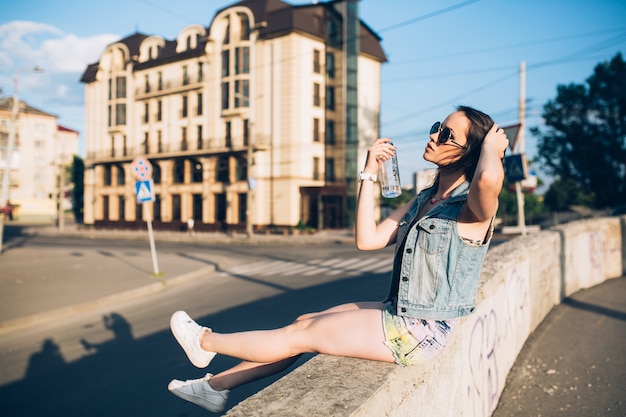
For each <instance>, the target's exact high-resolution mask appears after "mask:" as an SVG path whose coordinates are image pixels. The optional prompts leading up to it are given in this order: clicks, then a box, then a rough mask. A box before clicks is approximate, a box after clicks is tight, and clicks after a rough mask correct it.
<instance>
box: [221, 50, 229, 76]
mask: <svg viewBox="0 0 626 417" xmlns="http://www.w3.org/2000/svg"><path fill="white" fill-rule="evenodd" d="M229 75H230V49H226V50H225V51H222V77H228V76H229Z"/></svg>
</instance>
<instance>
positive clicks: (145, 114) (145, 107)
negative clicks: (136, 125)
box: [143, 103, 150, 123]
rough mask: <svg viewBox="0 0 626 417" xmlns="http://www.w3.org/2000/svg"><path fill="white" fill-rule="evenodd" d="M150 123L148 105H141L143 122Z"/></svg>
mask: <svg viewBox="0 0 626 417" xmlns="http://www.w3.org/2000/svg"><path fill="white" fill-rule="evenodd" d="M149 121H150V105H149V103H144V104H143V122H144V123H148V122H149Z"/></svg>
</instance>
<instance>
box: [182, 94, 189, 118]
mask: <svg viewBox="0 0 626 417" xmlns="http://www.w3.org/2000/svg"><path fill="white" fill-rule="evenodd" d="M187 113H188V112H187V96H183V104H182V110H181V111H180V117H182V118H185V117H187Z"/></svg>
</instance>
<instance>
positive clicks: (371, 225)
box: [355, 138, 413, 250]
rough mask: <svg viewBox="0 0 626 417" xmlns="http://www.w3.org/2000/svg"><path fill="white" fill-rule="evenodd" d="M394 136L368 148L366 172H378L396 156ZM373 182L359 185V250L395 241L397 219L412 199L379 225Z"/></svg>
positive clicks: (405, 210) (364, 182) (357, 209)
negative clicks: (377, 222) (386, 162)
mask: <svg viewBox="0 0 626 417" xmlns="http://www.w3.org/2000/svg"><path fill="white" fill-rule="evenodd" d="M390 142H391V139H388V138H385V139H377V140H376V141H375V142H374V144H373V145H372V146H371V147H370V148H369V149H368V151H367V159H366V161H365V168H363V172H366V173H370V174H376V173H378V171H379V168H380V164H382V163H384V162H385V161H386V160H388V159H389V158H391V157H392V156H393V155H395V150H396V148H395V147H394V146H393V145H391V143H390ZM375 192H376V186H375V185H374V182H373V181H369V180H365V181H362V182H361V185H360V187H359V195H358V198H357V205H356V227H355V240H356V247H357V249H359V250H375V249H382V248H384V247H387V246H389V245H390V244H392V243H394V242H395V238H396V231H397V229H398V222H399V221H400V219H401V218H402V216H404V214H405V213H406V212H407V211H408V210H409V207H410V205H411V203H412V202H413V200H411V201H410V202H409V203H407V204H405V205H403V206H402V207H400V208H398V209H396V210H395V211H394V212H393V213H391V215H390V216H389V217H387V218H386V219H385V220H383V221H382V222H381V223H380V224H378V225H377V224H376V219H375V212H376V208H375V205H374V204H375V201H376V199H375V194H374V193H375Z"/></svg>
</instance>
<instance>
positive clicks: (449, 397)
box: [226, 217, 626, 417]
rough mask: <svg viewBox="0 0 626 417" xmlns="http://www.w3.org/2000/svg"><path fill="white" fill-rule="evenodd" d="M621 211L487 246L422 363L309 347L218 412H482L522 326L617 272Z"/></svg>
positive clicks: (523, 333)
mask: <svg viewBox="0 0 626 417" xmlns="http://www.w3.org/2000/svg"><path fill="white" fill-rule="evenodd" d="M625 229H626V217H623V218H621V219H620V218H617V217H613V218H603V219H592V220H584V221H580V222H575V223H570V224H567V225H564V226H559V227H557V228H555V229H554V230H551V231H544V232H539V233H536V234H532V235H528V236H525V237H518V238H516V239H513V240H511V241H509V242H506V243H504V244H502V245H500V246H498V247H495V248H493V249H492V250H490V251H489V253H488V254H487V259H486V262H485V266H484V268H483V272H482V276H481V282H480V285H479V291H478V309H477V311H476V312H475V313H474V314H472V315H470V316H468V317H466V318H463V319H461V320H460V321H459V324H458V326H457V327H456V328H455V331H454V333H453V337H452V338H451V340H450V345H449V346H448V348H447V349H446V350H445V351H444V353H443V354H442V355H441V356H440V357H439V358H438V359H437V360H435V361H432V362H430V363H427V364H425V365H423V366H419V367H418V366H416V367H409V368H402V367H399V366H396V365H390V364H384V363H377V362H372V361H364V360H358V359H351V358H338V357H332V356H326V355H317V356H316V357H314V358H313V359H311V360H310V361H309V362H307V363H305V364H304V365H302V366H301V367H299V368H297V369H296V370H294V371H293V372H291V373H289V374H288V375H286V376H285V377H283V378H282V379H280V380H279V381H277V382H276V383H274V384H272V385H271V386H269V387H267V388H266V389H264V390H262V391H261V392H259V393H257V394H255V395H254V396H252V397H250V398H248V399H247V400H245V401H243V402H242V403H241V404H239V405H237V406H235V407H234V408H232V409H231V410H229V411H228V413H227V414H226V416H230V417H235V416H251V415H255V416H273V417H299V416H302V417H305V416H306V417H314V416H320V417H322V416H323V417H328V416H337V417H344V416H345V417H348V416H351V417H380V416H398V417H404V416H406V417H413V416H415V415H419V414H421V413H424V414H427V415H432V416H454V417H457V416H477V417H488V416H490V415H491V413H492V412H493V410H494V409H495V407H496V405H497V403H498V399H499V398H500V394H501V393H502V390H503V389H504V384H505V382H506V376H507V374H508V372H509V370H510V368H511V366H512V365H513V363H514V361H515V358H516V357H517V355H518V353H519V351H520V350H521V348H522V346H523V345H524V343H525V341H526V339H527V338H528V336H529V335H530V333H531V332H532V331H533V330H534V329H535V328H536V327H537V325H538V324H539V323H541V321H542V320H543V319H544V318H545V316H546V315H547V314H548V313H549V312H550V310H551V309H552V308H553V307H554V306H555V305H556V304H558V303H560V302H561V300H562V299H563V297H564V296H567V295H570V294H572V293H574V292H576V291H578V290H579V289H582V288H587V287H590V286H593V285H596V284H598V283H601V282H603V281H605V280H606V279H610V278H617V277H620V276H622V274H623V273H624V268H625V265H624V259H626V258H625V255H626V249H625V247H624V244H623V242H624V241H625V238H624V230H625Z"/></svg>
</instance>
